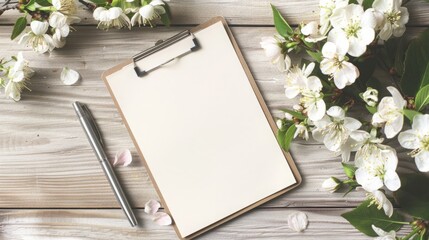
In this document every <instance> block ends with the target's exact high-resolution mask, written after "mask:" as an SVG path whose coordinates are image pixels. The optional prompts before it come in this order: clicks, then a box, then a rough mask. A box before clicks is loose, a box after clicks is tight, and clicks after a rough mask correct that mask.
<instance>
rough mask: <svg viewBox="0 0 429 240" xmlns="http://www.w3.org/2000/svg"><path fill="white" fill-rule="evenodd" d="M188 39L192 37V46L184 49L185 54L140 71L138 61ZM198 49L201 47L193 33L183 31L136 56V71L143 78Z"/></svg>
mask: <svg viewBox="0 0 429 240" xmlns="http://www.w3.org/2000/svg"><path fill="white" fill-rule="evenodd" d="M188 37H190V40H191V41H192V44H190V45H189V48H187V49H184V50H183V52H181V53H180V54H179V55H177V56H173V57H172V58H171V59H168V60H167V61H165V62H163V63H161V64H159V65H157V66H155V67H152V68H149V69H140V68H139V67H138V66H137V62H138V61H140V60H142V59H144V58H146V57H148V56H150V55H152V54H154V53H156V52H158V51H161V50H163V49H165V48H168V47H170V46H172V45H174V44H175V43H178V42H180V41H182V40H185V39H186V38H188ZM198 47H199V46H198V43H197V40H196V38H195V36H194V35H193V34H192V33H191V31H189V30H186V31H183V32H181V33H179V34H177V35H175V36H173V37H171V38H168V39H166V40H159V41H157V42H156V44H155V46H153V47H151V48H149V49H147V50H145V51H143V52H141V53H139V54H137V55H135V56H134V57H133V62H134V70H135V71H136V74H137V76H139V77H142V76H144V75H146V74H148V72H150V71H152V70H154V69H156V68H158V67H160V66H162V65H165V64H167V63H169V62H171V61H172V60H174V59H176V58H178V57H181V56H183V55H185V54H187V53H189V52H192V51H195V50H196V49H198Z"/></svg>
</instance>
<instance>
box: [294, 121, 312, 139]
mask: <svg viewBox="0 0 429 240" xmlns="http://www.w3.org/2000/svg"><path fill="white" fill-rule="evenodd" d="M295 127H296V131H295V134H294V136H293V137H294V138H296V137H298V136H299V137H301V138H302V139H305V140H308V138H309V137H310V136H309V134H308V126H307V125H306V124H305V123H304V122H301V123H299V124H295Z"/></svg>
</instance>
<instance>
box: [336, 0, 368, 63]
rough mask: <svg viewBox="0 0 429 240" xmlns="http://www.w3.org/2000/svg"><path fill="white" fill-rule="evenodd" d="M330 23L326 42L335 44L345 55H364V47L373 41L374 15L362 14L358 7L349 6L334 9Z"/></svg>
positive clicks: (360, 7)
mask: <svg viewBox="0 0 429 240" xmlns="http://www.w3.org/2000/svg"><path fill="white" fill-rule="evenodd" d="M330 21H331V24H332V26H333V29H332V30H331V31H330V32H329V34H328V41H329V42H333V43H335V45H337V47H338V48H344V49H347V53H348V54H350V55H351V56H353V57H359V56H361V55H362V54H363V53H365V52H366V46H367V45H369V44H370V43H371V42H372V41H373V40H374V37H375V31H374V28H375V27H376V19H375V18H374V14H372V12H370V11H367V12H364V11H363V7H362V6H360V5H357V4H349V5H347V6H345V7H343V8H337V9H335V11H334V12H333V13H332V15H331V17H330Z"/></svg>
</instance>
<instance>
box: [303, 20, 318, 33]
mask: <svg viewBox="0 0 429 240" xmlns="http://www.w3.org/2000/svg"><path fill="white" fill-rule="evenodd" d="M318 28H319V24H318V23H317V22H316V21H311V22H309V23H307V24H306V25H305V26H304V27H302V28H301V33H302V34H304V35H305V36H308V35H314V34H317V32H318Z"/></svg>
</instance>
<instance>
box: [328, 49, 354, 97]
mask: <svg viewBox="0 0 429 240" xmlns="http://www.w3.org/2000/svg"><path fill="white" fill-rule="evenodd" d="M346 52H347V48H342V47H340V46H338V45H335V44H334V43H332V42H326V43H325V44H324V45H323V48H322V55H323V57H324V58H323V60H322V62H321V63H320V70H321V71H322V73H324V74H327V75H330V76H332V78H333V79H334V83H335V86H337V88H339V89H343V88H344V87H345V86H348V85H351V84H353V83H354V82H355V80H356V79H357V78H358V77H359V69H358V68H357V67H356V66H355V65H353V64H352V63H350V62H348V61H347V60H348V59H347V58H346V56H345V54H346Z"/></svg>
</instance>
